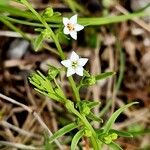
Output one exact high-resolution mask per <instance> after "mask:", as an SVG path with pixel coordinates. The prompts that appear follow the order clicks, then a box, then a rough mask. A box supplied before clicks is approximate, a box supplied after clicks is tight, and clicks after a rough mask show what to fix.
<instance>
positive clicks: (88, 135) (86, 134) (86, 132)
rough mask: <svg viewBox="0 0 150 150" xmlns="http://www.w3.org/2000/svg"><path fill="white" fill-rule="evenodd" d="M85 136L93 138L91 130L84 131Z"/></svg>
mask: <svg viewBox="0 0 150 150" xmlns="http://www.w3.org/2000/svg"><path fill="white" fill-rule="evenodd" d="M84 135H85V136H86V137H91V136H92V132H91V131H90V130H88V129H85V130H84Z"/></svg>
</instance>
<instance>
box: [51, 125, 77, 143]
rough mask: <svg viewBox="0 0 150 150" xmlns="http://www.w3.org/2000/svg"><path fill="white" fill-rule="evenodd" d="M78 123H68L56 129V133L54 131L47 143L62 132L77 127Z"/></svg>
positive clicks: (64, 132)
mask: <svg viewBox="0 0 150 150" xmlns="http://www.w3.org/2000/svg"><path fill="white" fill-rule="evenodd" d="M77 127H78V125H77V124H76V123H70V124H68V125H66V126H64V127H63V128H61V129H60V130H58V131H57V132H56V133H54V134H53V135H52V136H51V137H49V143H52V142H53V141H54V140H55V139H57V138H59V137H61V136H63V135H64V134H66V133H68V132H70V131H71V130H73V129H75V128H77Z"/></svg>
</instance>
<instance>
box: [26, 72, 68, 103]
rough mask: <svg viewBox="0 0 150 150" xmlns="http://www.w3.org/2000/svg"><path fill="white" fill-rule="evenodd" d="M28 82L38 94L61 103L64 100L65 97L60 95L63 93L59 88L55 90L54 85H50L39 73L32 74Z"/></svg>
mask: <svg viewBox="0 0 150 150" xmlns="http://www.w3.org/2000/svg"><path fill="white" fill-rule="evenodd" d="M29 82H30V83H31V84H32V85H34V86H35V90H36V91H38V92H40V93H41V94H43V95H45V96H48V97H49V98H52V99H54V100H56V101H59V102H63V101H64V100H65V97H64V95H63V94H62V93H63V91H62V90H61V89H60V87H56V88H55V86H56V85H55V84H52V83H51V82H50V81H49V79H48V78H47V77H46V76H44V75H43V74H42V73H41V72H40V71H37V72H34V73H32V74H31V75H30V77H29ZM54 89H55V90H54ZM58 90H59V93H58Z"/></svg>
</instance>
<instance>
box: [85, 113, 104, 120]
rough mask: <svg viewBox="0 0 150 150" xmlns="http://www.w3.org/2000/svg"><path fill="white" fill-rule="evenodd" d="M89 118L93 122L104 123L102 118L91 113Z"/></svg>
mask: <svg viewBox="0 0 150 150" xmlns="http://www.w3.org/2000/svg"><path fill="white" fill-rule="evenodd" d="M87 118H89V119H90V120H92V121H97V122H103V120H102V119H101V118H99V117H97V116H96V115H94V114H93V113H92V112H90V114H89V115H88V116H87Z"/></svg>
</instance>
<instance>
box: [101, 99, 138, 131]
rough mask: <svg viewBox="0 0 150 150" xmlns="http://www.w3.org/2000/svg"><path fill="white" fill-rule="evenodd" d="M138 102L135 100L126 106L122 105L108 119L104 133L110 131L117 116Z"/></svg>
mask: <svg viewBox="0 0 150 150" xmlns="http://www.w3.org/2000/svg"><path fill="white" fill-rule="evenodd" d="M137 103H138V102H133V103H130V104H127V105H125V106H122V107H121V108H119V109H118V110H117V111H115V112H114V113H113V114H112V115H111V117H110V118H109V120H108V121H107V123H106V124H105V125H104V133H108V132H109V130H110V129H111V127H112V125H113V124H114V122H115V120H116V119H117V117H118V116H119V115H120V114H121V113H122V112H123V111H124V110H125V109H127V108H128V107H130V106H132V105H134V104H137Z"/></svg>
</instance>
